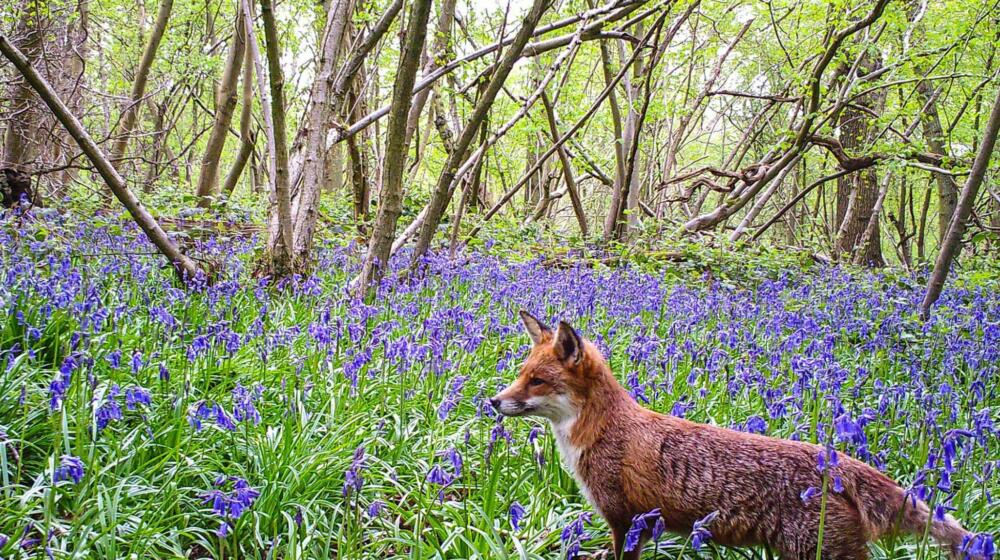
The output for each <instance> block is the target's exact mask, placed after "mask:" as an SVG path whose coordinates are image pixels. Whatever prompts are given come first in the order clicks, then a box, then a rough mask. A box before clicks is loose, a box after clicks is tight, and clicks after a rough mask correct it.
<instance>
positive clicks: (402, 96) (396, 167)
mask: <svg viewBox="0 0 1000 560" xmlns="http://www.w3.org/2000/svg"><path fill="white" fill-rule="evenodd" d="M430 12H431V0H414V3H413V7H412V8H410V22H409V24H408V25H407V29H406V39H405V42H404V46H403V52H402V54H401V55H400V58H399V67H398V68H397V70H396V79H395V83H394V84H393V87H392V110H391V111H390V113H389V124H388V127H387V130H386V147H385V175H384V177H385V180H384V182H383V183H382V190H381V192H380V194H379V205H378V215H377V217H376V218H375V226H374V228H373V229H372V237H371V241H370V242H369V245H368V253H367V255H365V260H364V262H363V263H362V265H361V272H360V273H359V275H358V277H357V278H355V280H354V281H353V282H352V290H353V291H354V292H355V294H357V295H359V296H360V295H363V294H364V293H365V292H367V290H368V288H369V286H371V285H373V284H375V283H376V282H377V281H378V280H379V279H381V277H382V274H383V273H384V271H385V267H386V265H387V264H388V261H389V251H390V250H391V249H392V240H393V237H394V236H395V234H396V222H397V221H398V220H399V215H400V214H401V213H402V212H403V171H404V168H405V165H406V152H407V148H408V146H407V145H406V118H407V115H408V114H409V112H410V107H411V106H412V103H413V96H412V91H413V84H414V82H415V81H416V77H417V68H418V67H419V65H420V53H421V52H422V51H423V47H424V37H425V36H426V33H425V32H424V31H425V29H426V27H427V20H428V19H429V18H430Z"/></svg>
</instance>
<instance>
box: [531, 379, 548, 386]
mask: <svg viewBox="0 0 1000 560" xmlns="http://www.w3.org/2000/svg"><path fill="white" fill-rule="evenodd" d="M544 384H545V380H543V379H539V378H537V377H534V378H532V379H531V381H529V382H528V385H529V386H531V387H538V386H539V385H544Z"/></svg>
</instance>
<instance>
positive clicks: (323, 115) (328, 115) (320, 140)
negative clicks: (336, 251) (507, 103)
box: [293, 0, 403, 266]
mask: <svg viewBox="0 0 1000 560" xmlns="http://www.w3.org/2000/svg"><path fill="white" fill-rule="evenodd" d="M347 1H348V0H339V2H341V3H343V2H347ZM337 5H338V6H340V5H341V4H337ZM402 7H403V0H394V1H393V3H392V4H391V5H389V6H388V7H387V8H386V10H385V11H384V12H383V13H382V16H381V17H380V18H379V19H378V21H377V22H376V23H375V25H374V26H373V27H372V29H371V31H369V33H368V35H366V36H365V37H364V38H363V39H362V40H361V41H359V44H358V45H356V46H355V47H354V49H353V50H352V51H351V53H350V54H349V56H347V59H346V60H345V61H344V63H343V65H341V66H340V67H339V69H338V70H337V71H336V72H334V68H333V66H332V65H333V64H334V63H335V62H336V57H337V56H339V54H338V53H334V52H332V50H329V49H325V50H327V51H328V52H327V54H326V57H327V58H326V59H325V61H324V66H329V73H328V74H323V75H321V76H320V77H319V78H318V79H317V81H316V83H314V86H315V87H314V88H313V95H312V98H313V100H312V111H311V113H310V116H309V118H308V121H307V126H308V127H309V130H308V131H307V134H305V137H306V146H305V150H306V153H305V159H304V161H303V164H302V177H303V184H302V188H301V189H299V195H298V197H297V198H296V201H295V202H296V204H295V212H294V216H293V221H294V252H295V255H296V258H297V262H298V263H299V265H300V266H305V265H307V264H308V262H309V257H310V253H311V251H312V244H313V236H314V234H315V229H316V218H317V217H318V215H319V208H318V204H319V196H320V193H321V192H322V190H323V186H324V184H325V183H324V180H323V179H324V177H323V172H324V170H325V169H326V168H327V158H328V157H329V155H330V154H331V151H330V149H331V148H332V145H331V146H328V145H327V144H328V143H327V132H328V131H329V129H330V128H331V127H330V126H329V125H330V124H331V123H330V121H331V119H332V118H333V116H334V115H336V114H338V113H339V111H341V110H342V106H343V103H344V100H345V99H346V98H347V95H348V91H349V89H350V86H351V83H352V81H353V79H354V77H355V75H356V74H357V72H358V71H359V70H360V69H361V67H362V66H363V63H364V59H365V57H366V56H368V54H369V53H370V52H371V51H372V50H373V49H374V48H375V46H376V44H377V43H378V41H379V40H380V39H381V37H382V36H383V35H384V34H385V33H386V31H388V29H389V26H390V25H391V24H392V22H393V20H394V19H395V18H396V16H397V14H399V12H400V11H401V10H402ZM344 10H346V8H344ZM347 13H349V10H348V11H347ZM337 14H340V9H339V8H338V11H337ZM345 17H346V16H345ZM347 23H348V22H347V21H346V20H345V21H340V20H339V15H338V19H337V20H336V21H334V22H333V23H332V24H331V25H332V27H331V26H328V31H329V32H328V33H327V38H326V41H327V42H329V41H332V40H333V38H334V36H336V35H337V34H338V33H340V35H341V36H343V33H345V32H346V25H347ZM327 63H328V64H327Z"/></svg>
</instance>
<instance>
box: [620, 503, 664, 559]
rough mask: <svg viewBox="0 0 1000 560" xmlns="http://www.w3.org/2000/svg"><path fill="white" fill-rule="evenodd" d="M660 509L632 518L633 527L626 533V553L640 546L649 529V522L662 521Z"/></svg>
mask: <svg viewBox="0 0 1000 560" xmlns="http://www.w3.org/2000/svg"><path fill="white" fill-rule="evenodd" d="M661 518H662V516H661V515H660V508H656V509H653V510H651V511H649V512H646V513H640V514H638V515H635V516H633V517H632V525H631V526H629V528H628V532H627V533H625V551H626V552H630V551H632V550H635V549H636V547H638V546H639V542H640V541H641V540H642V533H643V532H644V531H646V530H647V529H649V522H650V521H654V523H655V520H657V519H661Z"/></svg>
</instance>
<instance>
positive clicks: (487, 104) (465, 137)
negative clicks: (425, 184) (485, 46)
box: [411, 0, 549, 266]
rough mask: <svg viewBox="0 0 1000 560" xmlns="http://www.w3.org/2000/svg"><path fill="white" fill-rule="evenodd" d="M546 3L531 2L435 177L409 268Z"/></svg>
mask: <svg viewBox="0 0 1000 560" xmlns="http://www.w3.org/2000/svg"><path fill="white" fill-rule="evenodd" d="M548 2H549V0H534V2H533V3H532V6H531V9H530V11H529V12H528V14H527V15H526V16H525V18H524V21H523V22H522V23H521V29H520V30H519V31H518V32H517V36H516V37H515V38H514V42H513V43H512V44H511V46H510V47H508V49H507V52H505V53H504V56H503V59H502V60H501V61H500V64H499V65H498V66H497V69H496V71H495V72H494V73H493V75H492V76H490V82H489V86H487V88H486V90H485V91H484V92H483V95H482V97H480V98H479V101H478V102H477V103H476V106H475V108H474V109H473V110H472V116H470V117H469V122H468V123H466V125H465V128H464V129H463V130H462V134H461V135H460V136H459V138H458V141H456V142H455V149H454V151H453V152H452V153H451V155H449V156H448V161H447V162H446V163H445V166H444V171H443V172H442V173H441V175H440V176H439V177H438V181H437V184H436V185H435V187H434V191H433V193H432V194H431V199H430V202H428V205H427V209H428V211H427V217H426V218H425V219H424V224H423V226H422V227H421V229H420V235H419V237H418V238H417V244H416V246H415V247H414V250H413V257H412V263H411V264H412V265H414V266H415V265H416V264H417V263H418V262H419V259H420V258H421V257H422V256H423V255H424V254H425V253H427V250H428V248H429V247H430V244H431V239H433V237H434V233H435V232H436V231H437V227H438V224H439V223H440V222H441V216H442V215H444V211H445V208H447V206H448V203H449V202H450V201H451V194H452V193H453V192H454V191H453V189H452V188H451V183H452V181H454V180H455V174H456V172H457V171H458V167H459V165H461V163H462V162H463V161H464V160H465V156H466V153H467V152H468V150H469V145H470V144H471V143H472V141H473V139H474V138H475V136H476V132H478V130H479V127H480V125H481V124H482V122H483V119H485V118H486V115H487V113H488V112H489V110H490V108H491V107H492V106H493V101H494V100H496V96H497V94H498V93H500V88H501V87H503V85H504V82H506V81H507V76H508V75H509V74H510V71H511V69H513V68H514V64H515V63H516V62H517V61H518V59H520V58H521V51H523V50H524V46H525V45H527V44H528V40H529V39H531V36H532V34H533V33H534V31H535V27H537V26H538V22H539V21H540V20H541V19H542V14H543V13H544V12H545V9H546V8H547V7H548Z"/></svg>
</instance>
